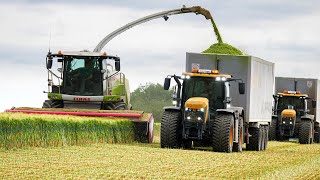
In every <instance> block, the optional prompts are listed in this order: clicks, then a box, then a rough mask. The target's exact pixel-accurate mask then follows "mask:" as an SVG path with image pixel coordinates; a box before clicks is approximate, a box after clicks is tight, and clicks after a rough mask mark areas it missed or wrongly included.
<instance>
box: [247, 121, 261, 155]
mask: <svg viewBox="0 0 320 180" xmlns="http://www.w3.org/2000/svg"><path fill="white" fill-rule="evenodd" d="M262 133H263V130H262V128H261V126H260V128H249V134H250V135H251V137H250V138H249V144H246V150H248V151H260V150H261V145H262V141H263V140H262Z"/></svg>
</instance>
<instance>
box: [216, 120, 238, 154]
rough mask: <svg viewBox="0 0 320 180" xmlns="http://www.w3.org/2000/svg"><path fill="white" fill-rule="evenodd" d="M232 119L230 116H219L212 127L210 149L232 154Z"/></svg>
mask: <svg viewBox="0 0 320 180" xmlns="http://www.w3.org/2000/svg"><path fill="white" fill-rule="evenodd" d="M233 134H234V117H233V115H232V114H219V115H217V117H216V118H215V120H214V121H213V125H212V149H213V151H216V152H227V153H230V152H232V149H233Z"/></svg>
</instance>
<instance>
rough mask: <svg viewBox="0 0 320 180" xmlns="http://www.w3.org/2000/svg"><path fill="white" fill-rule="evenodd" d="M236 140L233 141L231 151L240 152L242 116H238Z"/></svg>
mask: <svg viewBox="0 0 320 180" xmlns="http://www.w3.org/2000/svg"><path fill="white" fill-rule="evenodd" d="M238 129H239V131H238V142H237V143H233V148H232V151H233V152H242V144H243V132H244V131H243V118H242V117H240V119H239V125H238Z"/></svg>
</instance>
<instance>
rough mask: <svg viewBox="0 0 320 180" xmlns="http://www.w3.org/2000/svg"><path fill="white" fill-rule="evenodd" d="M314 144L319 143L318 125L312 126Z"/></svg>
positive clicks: (319, 128) (319, 129)
mask: <svg viewBox="0 0 320 180" xmlns="http://www.w3.org/2000/svg"><path fill="white" fill-rule="evenodd" d="M314 130H315V132H314V142H315V143H320V132H319V131H320V127H319V123H317V124H315V126H314Z"/></svg>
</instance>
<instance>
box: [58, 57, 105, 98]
mask: <svg viewBox="0 0 320 180" xmlns="http://www.w3.org/2000/svg"><path fill="white" fill-rule="evenodd" d="M101 64H102V62H101V59H99V58H98V57H77V56H76V57H72V56H70V57H67V58H65V63H64V68H65V69H64V72H65V76H64V80H63V82H64V84H63V86H64V93H65V94H70V95H84V96H98V95H102V73H101V69H102V65H101Z"/></svg>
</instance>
